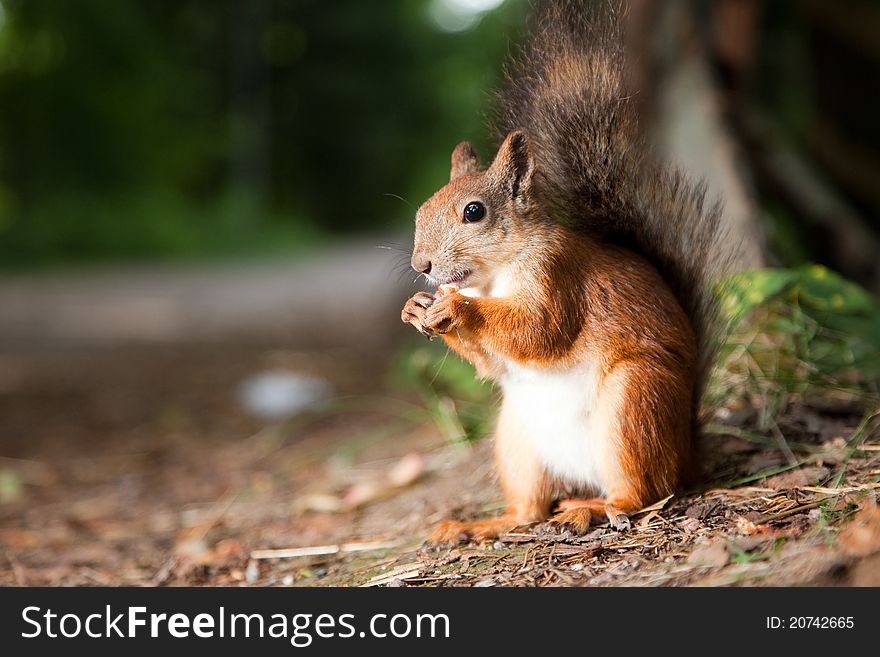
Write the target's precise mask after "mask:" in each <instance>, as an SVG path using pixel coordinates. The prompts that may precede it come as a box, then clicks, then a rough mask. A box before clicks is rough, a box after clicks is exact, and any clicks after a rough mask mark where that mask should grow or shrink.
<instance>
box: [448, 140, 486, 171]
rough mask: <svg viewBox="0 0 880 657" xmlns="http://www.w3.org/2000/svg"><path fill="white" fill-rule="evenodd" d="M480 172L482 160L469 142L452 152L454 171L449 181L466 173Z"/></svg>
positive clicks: (462, 143)
mask: <svg viewBox="0 0 880 657" xmlns="http://www.w3.org/2000/svg"><path fill="white" fill-rule="evenodd" d="M479 170H480V159H479V158H478V157H477V152H476V151H475V150H474V147H473V146H471V145H470V143H469V142H466V141H463V142H461V143H460V144H459V145H458V146H456V147H455V149H454V150H453V151H452V170H451V171H450V172H449V179H450V180H454V179H455V178H458V177H459V176H461V175H463V174H465V173H474V172H475V171H479Z"/></svg>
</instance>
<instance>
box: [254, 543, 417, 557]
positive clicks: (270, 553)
mask: <svg viewBox="0 0 880 657" xmlns="http://www.w3.org/2000/svg"><path fill="white" fill-rule="evenodd" d="M398 545H400V543H399V542H394V543H388V542H381V541H374V542H372V543H342V544H337V545H312V546H309V547H296V548H280V549H276V550H254V551H253V552H251V559H293V558H295V557H314V556H319V555H327V554H340V553H346V552H369V551H372V550H386V549H389V548H395V547H397V546H398Z"/></svg>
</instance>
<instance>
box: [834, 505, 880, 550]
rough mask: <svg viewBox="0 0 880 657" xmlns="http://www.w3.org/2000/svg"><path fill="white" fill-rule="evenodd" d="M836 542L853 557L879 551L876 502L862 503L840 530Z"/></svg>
mask: <svg viewBox="0 0 880 657" xmlns="http://www.w3.org/2000/svg"><path fill="white" fill-rule="evenodd" d="M872 501H873V500H872ZM837 542H838V544H839V545H840V547H841V548H842V549H843V551H844V552H845V553H846V554H849V555H852V556H855V557H864V556H867V555H869V554H873V553H874V552H878V551H880V508H878V507H877V505H876V504H866V505H864V506H863V507H862V510H861V511H860V512H859V513H858V515H857V516H856V517H855V518H854V519H853V520H852V521H851V522H850V523H849V524H848V525H847V526H846V527H845V528H844V529H843V531H841V532H840V535H839V536H838V539H837Z"/></svg>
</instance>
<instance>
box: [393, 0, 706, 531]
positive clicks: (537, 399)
mask: <svg viewBox="0 0 880 657" xmlns="http://www.w3.org/2000/svg"><path fill="white" fill-rule="evenodd" d="M616 14H617V12H616V11H615V10H614V9H613V8H605V9H600V10H598V11H597V10H594V9H592V8H589V7H587V6H586V5H585V4H584V3H583V2H577V1H574V0H569V1H565V2H550V3H545V5H544V8H543V9H542V10H540V11H539V12H538V15H537V16H536V17H535V21H534V25H533V29H532V34H531V38H530V41H529V44H528V45H527V47H526V49H525V51H524V53H523V54H522V55H521V57H520V58H519V61H518V62H517V63H515V64H514V66H513V67H512V72H510V73H509V74H508V81H507V85H506V89H505V90H504V91H503V92H502V94H501V111H500V121H499V127H498V132H499V135H501V136H503V140H502V142H501V145H500V147H499V148H498V151H497V154H496V155H495V157H494V159H493V161H492V163H491V164H490V165H488V166H487V167H485V168H483V167H482V166H481V165H480V162H479V160H478V158H477V155H476V153H475V151H474V149H473V148H472V147H471V146H470V144H468V143H466V142H464V143H461V144H459V145H458V146H457V147H456V148H455V150H454V151H453V153H452V169H451V173H450V180H449V183H448V184H447V185H446V186H445V187H443V188H442V189H440V190H439V191H438V192H437V193H436V194H434V196H432V197H431V198H430V199H429V200H428V201H426V202H425V203H424V204H423V205H422V206H421V207H420V208H419V209H418V212H417V214H416V227H415V245H414V249H413V254H412V266H413V268H414V269H415V270H416V271H417V272H419V273H420V274H423V275H424V276H425V277H426V278H427V279H428V280H429V281H431V282H432V283H434V284H435V285H440V286H449V288H444V290H443V292H444V293H443V294H440V295H436V296H435V295H432V294H429V293H426V292H419V293H417V294H415V295H414V296H413V297H412V298H411V299H409V300H408V301H407V302H406V305H405V306H404V308H403V311H402V314H401V318H402V320H403V321H404V322H405V323H408V324H412V325H413V326H415V327H416V328H417V329H418V330H420V331H421V332H423V333H425V334H427V335H429V336H442V338H443V340H444V341H445V342H446V344H447V345H448V346H449V348H451V349H452V350H453V351H455V352H456V353H458V354H459V355H460V356H461V357H463V358H465V359H466V360H468V361H470V362H471V363H472V364H473V365H474V366H475V368H476V372H477V374H478V375H479V376H480V377H485V378H488V379H491V380H493V381H495V382H496V383H497V385H498V386H499V388H500V390H501V391H502V394H503V400H502V402H501V408H500V412H499V417H498V423H497V428H496V431H495V460H496V466H497V471H498V475H499V477H500V481H501V485H502V488H503V491H504V495H505V498H506V510H505V512H504V513H503V515H501V516H500V517H497V518H490V519H478V520H474V521H471V522H459V521H455V520H446V521H444V522H442V523H440V525H439V526H437V527H436V529H435V530H434V531H433V533H432V534H431V535H430V536H429V542H431V543H446V542H457V541H460V540H469V539H473V540H486V539H491V538H494V537H497V536H498V535H499V534H502V533H504V532H506V531H509V530H510V529H512V528H513V527H515V526H518V525H522V524H527V523H533V522H537V521H543V520H546V519H548V518H552V520H553V521H555V522H557V523H559V524H562V525H566V526H568V527H570V528H571V529H572V530H574V531H579V532H582V531H585V530H586V529H587V528H588V527H589V525H590V522H591V520H592V521H594V522H596V521H601V520H602V519H604V518H607V519H608V521H610V523H611V525H612V526H613V527H615V528H617V529H621V530H623V529H627V528H629V526H630V520H629V515H630V514H632V513H633V512H636V511H638V510H640V509H642V508H644V507H645V506H647V505H650V504H652V503H654V502H657V501H658V500H660V499H662V498H664V497H666V496H667V495H670V494H672V493H673V492H675V491H676V490H677V489H679V488H680V486H681V485H682V483H683V482H684V481H686V480H687V479H688V477H689V476H690V474H691V472H692V470H693V468H694V435H695V432H696V430H697V428H698V422H697V415H698V407H699V399H700V396H701V393H702V389H703V385H704V381H705V378H706V374H707V372H708V370H709V368H710V366H711V362H712V358H713V346H714V344H715V343H716V342H717V340H715V339H714V338H713V334H714V331H713V329H712V327H713V314H714V308H715V302H714V296H713V294H712V291H711V289H710V282H711V279H712V278H713V276H714V275H715V274H716V273H717V269H718V265H719V263H718V262H716V260H717V259H718V258H717V257H716V256H713V253H717V252H718V249H717V248H716V247H717V244H718V240H719V239H720V234H721V233H720V221H719V217H720V211H719V208H718V206H717V205H708V204H706V203H705V202H704V196H705V192H704V187H703V186H702V185H695V184H693V183H691V182H689V181H688V180H687V179H686V178H685V177H684V176H683V175H681V174H679V173H678V172H677V171H675V170H672V169H670V168H668V167H665V166H663V165H661V164H659V163H658V162H657V161H656V160H655V159H654V158H652V157H651V156H650V155H649V154H648V153H649V151H648V148H647V147H646V146H645V144H644V143H643V140H642V138H641V137H640V136H639V131H638V129H637V125H636V110H637V108H636V107H635V102H634V100H633V93H632V91H631V90H629V89H628V88H627V84H626V78H627V76H626V67H625V61H624V49H623V47H622V43H623V42H622V37H621V28H620V26H619V21H618V20H617V15H616Z"/></svg>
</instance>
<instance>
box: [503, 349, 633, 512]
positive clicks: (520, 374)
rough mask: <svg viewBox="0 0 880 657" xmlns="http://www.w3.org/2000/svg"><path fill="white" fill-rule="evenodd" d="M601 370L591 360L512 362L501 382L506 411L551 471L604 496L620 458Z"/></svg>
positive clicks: (573, 483)
mask: <svg viewBox="0 0 880 657" xmlns="http://www.w3.org/2000/svg"><path fill="white" fill-rule="evenodd" d="M599 374H600V372H599V368H598V366H597V365H596V364H595V363H592V362H582V363H578V364H577V365H576V366H574V367H571V368H569V369H562V370H560V369H553V370H547V369H540V368H526V367H523V366H521V365H518V364H515V363H508V365H507V373H506V374H505V375H504V376H503V377H502V379H501V387H502V389H503V390H504V397H505V400H504V406H505V412H506V413H509V414H510V416H511V418H512V419H514V421H515V426H517V427H518V431H519V432H520V433H521V436H522V439H523V440H524V441H526V442H528V443H529V445H530V447H531V448H533V449H534V450H535V452H536V454H537V456H538V457H539V458H540V459H541V460H542V461H543V463H544V466H545V467H546V468H547V470H548V471H549V472H550V473H551V474H553V475H555V476H557V477H559V478H560V479H562V480H563V481H564V482H565V483H566V484H569V485H574V486H580V487H586V488H592V489H595V493H596V494H597V495H604V494H605V493H606V492H607V482H609V481H613V480H614V479H613V476H614V473H613V470H614V469H616V458H615V454H614V450H613V444H614V443H613V437H612V436H611V435H609V430H610V428H611V426H612V424H611V422H609V417H608V410H607V409H606V408H605V407H604V406H603V405H602V404H601V402H602V401H603V400H601V399H600V392H601V390H600V376H599Z"/></svg>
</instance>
